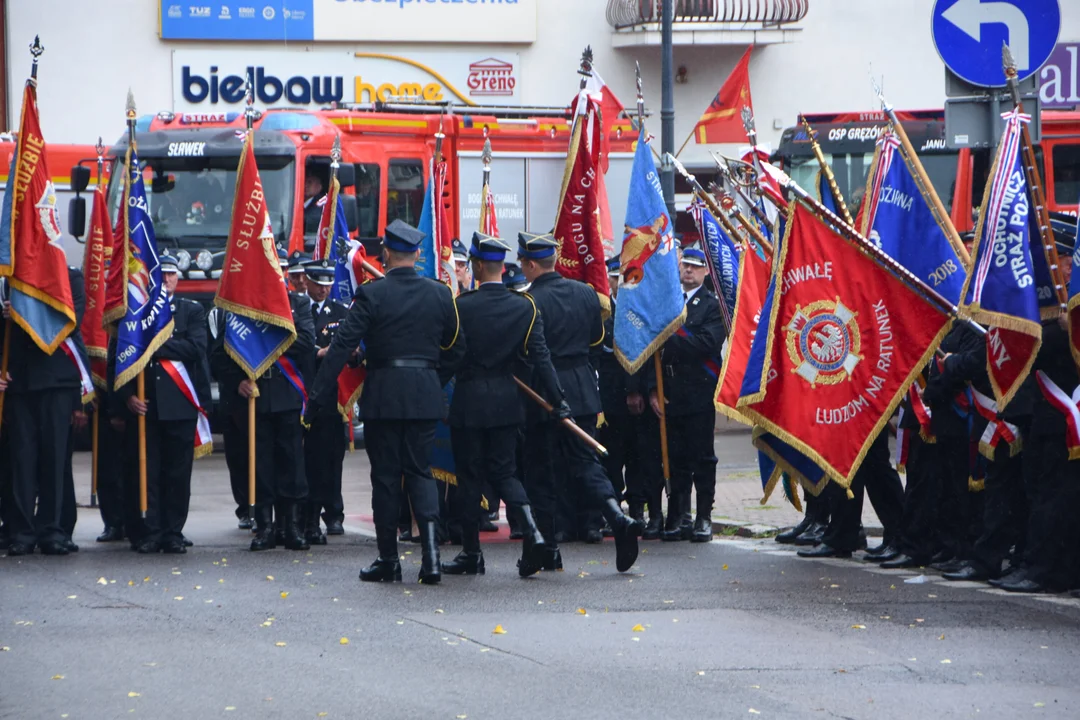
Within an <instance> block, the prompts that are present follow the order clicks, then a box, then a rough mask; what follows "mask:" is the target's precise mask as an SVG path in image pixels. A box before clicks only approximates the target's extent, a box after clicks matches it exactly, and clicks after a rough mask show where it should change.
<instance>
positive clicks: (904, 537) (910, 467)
mask: <svg viewBox="0 0 1080 720" xmlns="http://www.w3.org/2000/svg"><path fill="white" fill-rule="evenodd" d="M907 432H909V433H911V435H910V437H911V440H910V444H909V445H908V457H907V485H906V486H905V488H904V512H903V516H902V517H901V520H900V527H901V530H900V536H899V537H898V538H897V550H899V551H900V552H902V553H903V554H905V555H907V556H908V557H912V558H915V559H916V560H921V561H923V562H929V561H930V558H931V557H933V556H934V554H935V553H936V552H937V551H938V550H939V549H940V548H939V544H938V496H939V494H940V493H939V492H938V475H937V470H936V469H935V467H934V463H935V462H937V459H936V457H935V456H934V444H936V443H927V442H926V441H925V440H923V439H922V436H920V435H919V433H918V431H916V430H908V431H907Z"/></svg>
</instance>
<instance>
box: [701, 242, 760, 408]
mask: <svg viewBox="0 0 1080 720" xmlns="http://www.w3.org/2000/svg"><path fill="white" fill-rule="evenodd" d="M770 271H771V268H770V264H769V262H768V261H766V260H763V259H762V258H761V257H760V256H759V255H758V254H757V253H756V252H744V253H742V255H741V257H740V258H739V282H738V288H739V294H738V298H737V300H736V302H735V311H734V314H733V315H732V319H731V334H730V335H729V336H728V342H727V357H725V358H724V364H723V366H722V367H721V369H720V381H719V382H718V383H717V386H716V401H715V403H714V404H715V405H716V410H717V412H719V413H720V414H721V415H724V416H726V417H729V418H731V419H732V420H736V421H738V422H741V423H744V424H747V425H749V424H751V423H750V421H749V420H747V419H746V418H745V417H743V414H742V412H741V411H740V410H738V409H737V408H738V402H739V396H740V394H741V392H740V390H741V388H742V386H743V376H744V375H745V374H746V370H747V367H748V365H749V358H750V346H751V344H752V343H753V341H754V338H755V335H756V333H757V328H758V321H759V320H760V319H761V308H762V303H763V302H764V300H765V290H766V288H767V287H768V285H769V279H770V278H769V273H770Z"/></svg>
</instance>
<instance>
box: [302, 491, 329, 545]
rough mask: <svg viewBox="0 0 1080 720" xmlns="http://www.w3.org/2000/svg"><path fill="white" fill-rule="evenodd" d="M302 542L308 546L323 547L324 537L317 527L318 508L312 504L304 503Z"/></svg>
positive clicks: (319, 527)
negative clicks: (305, 542)
mask: <svg viewBox="0 0 1080 720" xmlns="http://www.w3.org/2000/svg"><path fill="white" fill-rule="evenodd" d="M304 519H305V521H306V522H305V523H304V540H305V541H307V543H308V544H309V545H325V544H326V535H325V534H324V533H323V531H322V527H321V526H320V525H319V520H321V519H322V518H320V517H319V506H318V505H316V504H315V503H313V502H310V501H309V502H306V503H304Z"/></svg>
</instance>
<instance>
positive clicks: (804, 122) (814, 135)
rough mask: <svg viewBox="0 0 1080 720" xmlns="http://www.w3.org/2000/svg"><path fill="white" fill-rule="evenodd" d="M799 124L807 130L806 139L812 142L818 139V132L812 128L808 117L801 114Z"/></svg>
mask: <svg viewBox="0 0 1080 720" xmlns="http://www.w3.org/2000/svg"><path fill="white" fill-rule="evenodd" d="M799 123H800V124H801V125H802V126H803V127H804V128H805V129H806V137H807V139H808V140H810V142H813V141H814V140H816V139H817V130H815V129H814V128H812V127H810V121H809V120H807V119H806V115H803V114H802V113H799Z"/></svg>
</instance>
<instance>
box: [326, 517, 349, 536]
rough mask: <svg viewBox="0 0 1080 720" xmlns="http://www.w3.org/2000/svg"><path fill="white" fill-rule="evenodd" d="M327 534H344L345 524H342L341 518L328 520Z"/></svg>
mask: <svg viewBox="0 0 1080 720" xmlns="http://www.w3.org/2000/svg"><path fill="white" fill-rule="evenodd" d="M326 534H327V535H344V534H345V526H344V525H342V523H341V521H340V520H336V519H335V520H327V521H326Z"/></svg>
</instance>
